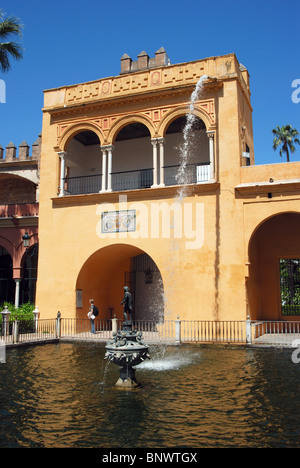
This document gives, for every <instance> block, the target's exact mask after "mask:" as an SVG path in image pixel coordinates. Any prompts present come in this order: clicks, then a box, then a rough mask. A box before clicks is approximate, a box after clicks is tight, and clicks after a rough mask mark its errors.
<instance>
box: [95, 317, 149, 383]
mask: <svg viewBox="0 0 300 468" xmlns="http://www.w3.org/2000/svg"><path fill="white" fill-rule="evenodd" d="M105 349H106V353H105V356H104V359H108V360H109V361H111V362H113V363H114V364H117V365H118V366H120V377H119V379H118V381H117V383H116V386H117V387H124V388H134V387H137V386H141V384H140V383H139V382H138V381H137V380H136V378H135V369H134V366H137V365H138V364H140V363H141V362H143V361H144V360H145V359H150V355H149V353H148V349H149V347H148V346H147V345H146V344H145V343H144V342H143V341H142V332H138V331H137V330H132V323H131V322H124V323H123V327H122V330H119V331H118V332H117V333H116V332H115V333H113V339H112V340H111V341H109V342H108V343H107V344H106V346H105Z"/></svg>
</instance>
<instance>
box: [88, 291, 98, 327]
mask: <svg viewBox="0 0 300 468" xmlns="http://www.w3.org/2000/svg"><path fill="white" fill-rule="evenodd" d="M89 304H90V308H89V311H88V314H87V316H88V318H89V319H90V321H91V333H96V331H95V318H96V317H97V315H98V307H96V306H95V304H94V299H90V300H89Z"/></svg>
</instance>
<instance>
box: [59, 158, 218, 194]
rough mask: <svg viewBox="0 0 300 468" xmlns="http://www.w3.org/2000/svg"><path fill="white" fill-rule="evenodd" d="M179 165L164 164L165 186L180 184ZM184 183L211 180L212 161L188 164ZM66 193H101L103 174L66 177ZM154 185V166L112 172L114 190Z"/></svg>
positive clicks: (137, 188) (136, 188)
mask: <svg viewBox="0 0 300 468" xmlns="http://www.w3.org/2000/svg"><path fill="white" fill-rule="evenodd" d="M179 168H180V166H179V165H172V166H164V167H163V171H164V184H163V185H165V186H173V185H175V186H176V185H180V184H182V183H183V182H182V181H181V180H180V179H179V178H178V171H179ZM184 172H185V174H184V183H186V184H199V183H201V182H208V181H210V180H211V168H210V163H209V162H208V163H207V162H205V163H198V164H188V165H187V166H186V168H185V171H184ZM63 181H64V194H65V195H84V194H91V193H99V192H101V188H102V174H92V175H84V176H76V177H65V178H64V179H63ZM152 186H153V168H147V169H138V170H132V171H119V172H113V173H111V187H112V191H114V192H118V191H126V190H139V189H145V188H151V187H152Z"/></svg>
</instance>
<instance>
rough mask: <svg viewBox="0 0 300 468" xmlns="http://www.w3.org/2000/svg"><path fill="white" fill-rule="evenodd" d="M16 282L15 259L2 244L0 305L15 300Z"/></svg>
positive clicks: (0, 256)
mask: <svg viewBox="0 0 300 468" xmlns="http://www.w3.org/2000/svg"><path fill="white" fill-rule="evenodd" d="M14 291H15V282H14V280H13V261H12V257H11V255H10V254H9V253H8V251H7V250H6V249H5V248H4V247H2V246H1V245H0V305H3V303H4V302H6V301H7V302H13V301H14Z"/></svg>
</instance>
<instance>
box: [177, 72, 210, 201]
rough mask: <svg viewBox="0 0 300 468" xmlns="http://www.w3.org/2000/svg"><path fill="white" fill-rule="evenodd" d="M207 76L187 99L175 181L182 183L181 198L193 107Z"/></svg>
mask: <svg viewBox="0 0 300 468" xmlns="http://www.w3.org/2000/svg"><path fill="white" fill-rule="evenodd" d="M208 78H209V77H208V76H207V75H202V76H201V78H200V79H199V81H198V82H197V84H196V86H195V89H194V91H193V92H192V94H191V98H190V101H189V112H188V113H187V114H186V124H185V126H184V129H183V144H182V147H181V151H180V153H181V154H180V166H179V169H178V173H177V175H176V180H177V182H178V183H179V184H180V185H182V187H181V188H180V190H179V193H178V198H179V199H182V198H183V197H184V196H185V193H186V185H187V184H188V182H189V181H188V174H187V172H186V166H187V164H188V159H189V151H190V140H191V132H192V130H193V125H194V123H195V121H196V116H195V114H194V113H193V112H194V108H195V102H196V101H197V100H198V99H199V97H200V94H201V92H202V90H203V83H204V81H205V80H207V79H208Z"/></svg>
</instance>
